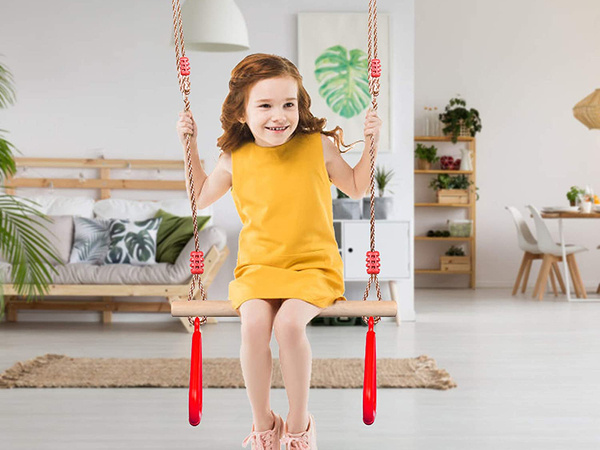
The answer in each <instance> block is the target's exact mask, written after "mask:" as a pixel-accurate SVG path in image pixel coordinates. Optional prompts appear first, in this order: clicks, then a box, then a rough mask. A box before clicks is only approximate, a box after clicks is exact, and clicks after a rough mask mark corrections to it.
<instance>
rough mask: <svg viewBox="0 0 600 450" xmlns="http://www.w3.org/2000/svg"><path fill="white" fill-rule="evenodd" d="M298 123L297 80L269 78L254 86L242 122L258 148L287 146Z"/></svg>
mask: <svg viewBox="0 0 600 450" xmlns="http://www.w3.org/2000/svg"><path fill="white" fill-rule="evenodd" d="M298 121H299V116H298V84H297V82H296V80H295V79H294V78H292V77H285V76H284V77H277V78H266V79H264V80H260V81H258V82H257V83H256V84H255V85H254V86H252V88H251V89H250V93H249V94H248V99H247V102H246V114H245V117H244V118H243V120H241V122H245V123H246V124H247V125H248V127H249V128H250V131H251V132H252V135H253V136H254V141H255V142H256V144H257V145H259V146H261V147H275V146H277V145H281V144H285V143H286V142H287V141H288V139H289V138H290V137H291V136H292V134H293V133H294V131H296V127H297V126H298Z"/></svg>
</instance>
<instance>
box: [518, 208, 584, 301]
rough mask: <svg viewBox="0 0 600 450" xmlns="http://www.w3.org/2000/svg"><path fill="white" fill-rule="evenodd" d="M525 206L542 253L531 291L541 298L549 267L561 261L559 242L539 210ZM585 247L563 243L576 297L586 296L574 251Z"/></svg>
mask: <svg viewBox="0 0 600 450" xmlns="http://www.w3.org/2000/svg"><path fill="white" fill-rule="evenodd" d="M527 208H529V210H530V211H531V214H532V215H533V221H534V223H535V230H536V234H537V237H538V247H539V249H540V251H541V252H542V253H543V254H544V258H543V261H542V267H541V268H540V274H539V275H538V279H537V283H536V285H535V289H534V291H533V297H534V298H535V297H538V299H539V300H542V298H543V297H544V290H545V288H546V280H547V279H548V274H549V273H550V268H551V267H552V265H553V264H555V263H557V262H559V261H562V249H561V246H560V244H556V243H555V242H554V239H552V235H551V234H550V230H548V227H547V226H546V223H545V222H544V219H542V216H541V215H540V212H539V211H538V210H537V208H536V207H535V206H532V205H527ZM586 250H587V248H585V247H581V246H579V245H565V253H566V255H567V265H568V266H569V272H570V273H571V279H572V280H573V286H574V288H575V294H576V295H577V297H578V298H580V297H583V298H587V295H586V293H585V288H584V287H583V282H582V281H581V274H580V273H579V267H578V266H577V261H576V260H575V253H579V252H583V251H586Z"/></svg>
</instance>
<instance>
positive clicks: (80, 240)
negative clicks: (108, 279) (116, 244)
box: [69, 216, 111, 264]
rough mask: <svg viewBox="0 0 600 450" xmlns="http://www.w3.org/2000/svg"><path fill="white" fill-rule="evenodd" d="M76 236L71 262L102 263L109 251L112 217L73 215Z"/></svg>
mask: <svg viewBox="0 0 600 450" xmlns="http://www.w3.org/2000/svg"><path fill="white" fill-rule="evenodd" d="M73 223H74V225H75V237H74V239H73V248H72V249H71V257H70V258H69V262H70V263H82V262H85V263H90V264H102V263H103V262H104V258H105V257H106V254H107V253H108V245H109V243H110V237H109V234H108V231H109V228H110V224H111V220H110V219H88V218H86V217H77V216H75V217H73Z"/></svg>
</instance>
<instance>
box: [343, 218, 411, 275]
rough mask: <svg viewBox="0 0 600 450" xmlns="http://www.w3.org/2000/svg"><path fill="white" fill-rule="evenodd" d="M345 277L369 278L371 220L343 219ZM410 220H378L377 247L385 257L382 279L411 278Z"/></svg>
mask: <svg viewBox="0 0 600 450" xmlns="http://www.w3.org/2000/svg"><path fill="white" fill-rule="evenodd" d="M343 224H344V225H343V227H344V236H343V245H344V248H343V251H344V255H343V258H344V278H345V279H346V280H366V279H368V275H367V270H366V257H367V251H368V250H369V247H370V241H369V233H370V231H369V230H370V227H369V222H362V221H361V222H343ZM409 237H410V236H409V228H408V222H377V223H376V224H375V250H377V251H378V252H379V257H380V259H381V268H380V269H381V272H380V273H379V279H394V278H410V262H409V254H410V252H409V244H410V239H409Z"/></svg>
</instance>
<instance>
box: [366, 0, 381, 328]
mask: <svg viewBox="0 0 600 450" xmlns="http://www.w3.org/2000/svg"><path fill="white" fill-rule="evenodd" d="M368 29H369V31H368V36H369V42H368V44H369V67H370V70H369V91H370V92H371V104H372V106H373V111H375V112H377V106H378V105H377V97H378V96H379V87H380V86H379V77H380V75H381V62H380V61H379V59H377V1H376V0H369V23H368ZM369 155H370V157H371V158H370V160H371V180H370V190H371V204H370V216H371V217H370V249H371V250H370V251H369V252H367V273H368V274H369V275H370V277H369V280H368V281H367V286H366V288H365V293H364V295H363V301H367V298H368V297H369V290H370V288H371V283H372V282H373V281H374V282H375V288H376V291H377V301H381V289H380V287H379V278H378V276H377V275H378V274H379V265H380V264H379V252H378V251H376V250H375V140H374V139H371V146H370V148H369ZM362 320H363V322H364V323H368V320H369V318H368V317H366V316H363V318H362ZM380 321H381V317H373V322H374V324H376V323H379V322H380Z"/></svg>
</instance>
